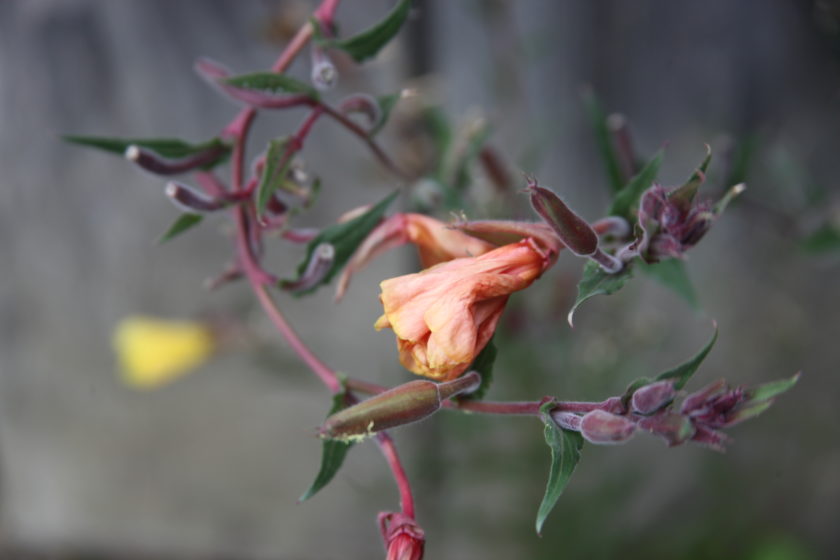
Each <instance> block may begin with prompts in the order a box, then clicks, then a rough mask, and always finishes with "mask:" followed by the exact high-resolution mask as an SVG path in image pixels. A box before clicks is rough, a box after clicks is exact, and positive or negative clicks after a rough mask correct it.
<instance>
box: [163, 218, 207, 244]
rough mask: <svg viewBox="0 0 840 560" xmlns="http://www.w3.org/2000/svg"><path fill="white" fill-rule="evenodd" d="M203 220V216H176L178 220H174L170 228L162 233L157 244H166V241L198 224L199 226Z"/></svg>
mask: <svg viewBox="0 0 840 560" xmlns="http://www.w3.org/2000/svg"><path fill="white" fill-rule="evenodd" d="M203 219H204V216H202V215H201V214H190V213H184V214H181V215H180V216H178V219H177V220H175V221H174V222H173V223H172V225H171V226H169V229H167V230H166V231H165V232H164V233H163V235H161V236H160V238H159V239H158V243H166V242H167V241H170V240H172V239H174V238H175V237H178V236H179V235H181V234H182V233H184V232H185V231H187V230H188V229H192V228H194V227H195V226H197V225H198V224H200V223H201V220H203Z"/></svg>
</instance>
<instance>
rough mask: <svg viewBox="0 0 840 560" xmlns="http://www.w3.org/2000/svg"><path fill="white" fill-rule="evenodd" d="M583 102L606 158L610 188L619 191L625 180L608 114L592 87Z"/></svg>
mask: <svg viewBox="0 0 840 560" xmlns="http://www.w3.org/2000/svg"><path fill="white" fill-rule="evenodd" d="M583 104H584V107H585V108H586V112H587V113H588V114H589V119H590V120H591V121H592V127H593V128H594V129H595V130H594V131H595V141H596V142H597V143H598V151H599V152H600V153H601V158H602V159H603V160H604V167H605V168H606V172H607V179H608V180H609V183H610V188H611V189H612V192H614V193H615V192H618V191H620V190H621V188H622V187H623V186H624V180H623V179H622V177H621V168H620V166H619V164H618V155H617V154H616V151H615V145H614V144H613V139H612V135H611V134H610V129H609V127H608V126H607V115H606V113H604V110H603V109H602V108H601V104H600V103H599V102H598V97H597V96H596V95H595V93H594V92H593V91H592V90H591V89H587V90H586V91H585V92H584V93H583Z"/></svg>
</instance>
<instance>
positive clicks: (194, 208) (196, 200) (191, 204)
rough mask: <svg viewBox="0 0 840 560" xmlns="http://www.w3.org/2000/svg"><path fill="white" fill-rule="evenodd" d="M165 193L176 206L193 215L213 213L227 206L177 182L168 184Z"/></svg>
mask: <svg viewBox="0 0 840 560" xmlns="http://www.w3.org/2000/svg"><path fill="white" fill-rule="evenodd" d="M164 193H166V196H167V197H168V198H169V200H170V201H172V203H173V204H174V205H175V206H177V207H178V208H180V209H181V210H183V211H184V212H188V213H191V214H195V213H204V212H213V211H214V210H221V209H222V208H224V206H225V205H224V203H223V202H222V201H221V200H219V199H216V198H211V197H209V196H207V195H206V194H204V193H202V192H199V191H197V190H195V189H194V188H192V187H190V186H188V185H185V184H183V183H178V182H175V181H170V182H168V183H167V184H166V188H165V189H164Z"/></svg>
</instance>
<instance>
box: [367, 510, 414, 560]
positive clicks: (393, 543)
mask: <svg viewBox="0 0 840 560" xmlns="http://www.w3.org/2000/svg"><path fill="white" fill-rule="evenodd" d="M378 521H379V530H380V532H381V533H382V539H383V540H384V541H385V548H386V550H387V556H386V557H385V558H386V560H422V558H423V549H424V547H425V543H426V536H425V533H424V532H423V529H421V528H420V526H419V525H417V522H416V521H415V520H414V519H412V518H411V517H409V516H407V515H405V514H402V513H380V514H379V519H378Z"/></svg>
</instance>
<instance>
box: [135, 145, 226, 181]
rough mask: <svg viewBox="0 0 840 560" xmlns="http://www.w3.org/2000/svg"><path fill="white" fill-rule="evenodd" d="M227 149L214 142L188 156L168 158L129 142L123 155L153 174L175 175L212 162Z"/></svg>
mask: <svg viewBox="0 0 840 560" xmlns="http://www.w3.org/2000/svg"><path fill="white" fill-rule="evenodd" d="M227 149H228V148H227V146H225V145H224V144H221V143H220V144H214V145H212V146H210V147H208V148H207V149H205V150H202V151H200V152H196V153H194V154H191V155H189V156H186V157H183V158H179V159H170V158H165V157H163V156H161V155H159V154H157V153H155V152H153V151H151V150H147V149H145V148H142V147H140V146H138V145H136V144H131V145H130V146H128V147H127V148H126V149H125V153H124V154H123V155H124V156H125V159H127V160H128V161H131V162H133V163H135V164H137V166H138V167H141V168H142V169H145V170H146V171H149V172H150V173H154V174H155V175H177V174H179V173H185V172H187V171H191V170H193V169H196V168H198V167H201V166H203V165H207V164H209V163H213V162H214V161H216V160H217V159H219V158H220V157H222V155H224V153H225V152H226V151H227Z"/></svg>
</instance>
